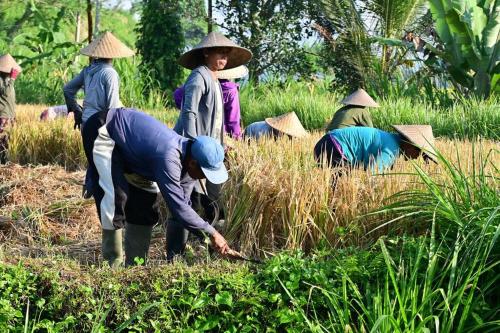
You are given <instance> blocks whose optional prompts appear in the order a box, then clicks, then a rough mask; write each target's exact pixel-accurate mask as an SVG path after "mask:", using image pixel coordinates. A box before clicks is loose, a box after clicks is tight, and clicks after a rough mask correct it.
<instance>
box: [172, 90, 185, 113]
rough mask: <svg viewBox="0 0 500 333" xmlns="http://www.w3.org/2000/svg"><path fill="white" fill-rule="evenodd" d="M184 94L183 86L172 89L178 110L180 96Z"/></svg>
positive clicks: (180, 100) (179, 107) (180, 101)
mask: <svg viewBox="0 0 500 333" xmlns="http://www.w3.org/2000/svg"><path fill="white" fill-rule="evenodd" d="M183 95H184V87H182V86H180V87H179V88H177V89H175V91H174V102H175V107H176V108H178V109H179V110H180V109H181V108H182V96H183Z"/></svg>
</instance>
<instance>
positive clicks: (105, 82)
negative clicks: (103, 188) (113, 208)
mask: <svg viewBox="0 0 500 333" xmlns="http://www.w3.org/2000/svg"><path fill="white" fill-rule="evenodd" d="M80 53H81V54H83V55H86V56H89V57H90V58H91V64H90V65H89V66H87V67H85V68H84V69H83V70H82V71H81V72H80V74H78V75H77V76H76V77H75V78H74V79H73V80H71V81H70V82H68V83H67V84H66V85H65V86H64V88H63V92H64V98H65V100H66V105H67V108H68V112H73V113H74V118H75V126H74V128H75V129H76V128H80V126H82V127H83V128H85V123H86V121H87V120H88V119H89V118H90V117H91V116H92V115H93V114H96V113H99V112H103V111H108V110H109V109H111V108H118V107H121V106H122V104H121V102H120V96H119V77H118V73H117V72H116V70H115V69H114V68H113V65H112V61H113V59H115V58H122V57H130V56H133V55H134V52H133V51H132V50H131V49H129V48H128V47H127V46H125V45H124V44H123V43H122V42H120V41H119V40H118V39H117V38H116V37H115V36H114V35H113V34H112V33H111V32H105V33H104V34H102V35H101V36H99V37H98V38H96V39H94V40H93V41H92V42H91V43H90V44H89V45H87V46H86V47H84V48H83V49H81V50H80ZM80 89H83V91H84V93H85V97H84V100H83V109H82V107H80V105H78V103H77V101H76V94H77V92H78V91H79V90H80ZM83 135H84V134H83V131H82V136H83ZM83 141H84V142H85V137H83ZM86 156H87V160H88V161H89V169H88V170H87V175H86V177H85V185H84V187H83V195H84V197H85V198H89V197H90V196H91V195H92V192H91V188H93V187H94V184H91V179H93V178H95V177H94V176H93V175H92V173H93V172H95V168H93V167H92V166H91V164H90V161H91V156H89V155H88V154H86ZM121 243H122V233H121V230H112V229H103V233H102V246H103V249H102V252H103V257H104V259H106V260H107V261H108V262H109V263H110V265H111V266H116V265H118V264H120V259H119V258H121V255H119V254H117V251H119V252H120V253H121Z"/></svg>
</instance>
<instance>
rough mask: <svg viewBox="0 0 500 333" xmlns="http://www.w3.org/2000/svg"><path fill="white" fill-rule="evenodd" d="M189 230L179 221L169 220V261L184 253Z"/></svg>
mask: <svg viewBox="0 0 500 333" xmlns="http://www.w3.org/2000/svg"><path fill="white" fill-rule="evenodd" d="M188 235H189V233H188V231H187V230H186V229H185V228H184V227H183V226H182V225H181V224H180V223H179V222H177V221H175V220H173V219H170V220H168V222H167V237H166V238H167V261H168V262H172V261H173V260H174V257H175V256H177V255H183V254H184V250H185V249H186V243H187V239H188Z"/></svg>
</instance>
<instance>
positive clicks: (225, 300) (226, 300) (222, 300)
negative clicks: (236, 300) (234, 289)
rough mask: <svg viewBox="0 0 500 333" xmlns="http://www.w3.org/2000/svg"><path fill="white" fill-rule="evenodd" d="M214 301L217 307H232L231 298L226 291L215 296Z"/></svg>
mask: <svg viewBox="0 0 500 333" xmlns="http://www.w3.org/2000/svg"><path fill="white" fill-rule="evenodd" d="M215 301H216V302H217V304H219V305H228V306H232V305H233V296H231V294H230V293H229V292H228V291H223V292H220V293H218V294H217V295H215Z"/></svg>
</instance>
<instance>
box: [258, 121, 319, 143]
mask: <svg viewBox="0 0 500 333" xmlns="http://www.w3.org/2000/svg"><path fill="white" fill-rule="evenodd" d="M264 122H265V123H266V124H268V125H269V126H271V128H273V129H275V130H277V131H279V132H281V133H283V134H286V135H289V136H291V137H294V138H299V139H302V138H305V137H308V136H309V133H308V132H307V131H306V130H305V129H304V128H302V129H293V130H290V129H288V128H283V127H281V126H279V124H276V123H275V119H274V118H265V119H264Z"/></svg>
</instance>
